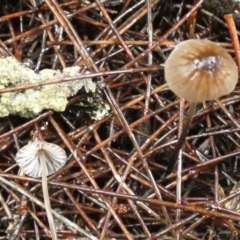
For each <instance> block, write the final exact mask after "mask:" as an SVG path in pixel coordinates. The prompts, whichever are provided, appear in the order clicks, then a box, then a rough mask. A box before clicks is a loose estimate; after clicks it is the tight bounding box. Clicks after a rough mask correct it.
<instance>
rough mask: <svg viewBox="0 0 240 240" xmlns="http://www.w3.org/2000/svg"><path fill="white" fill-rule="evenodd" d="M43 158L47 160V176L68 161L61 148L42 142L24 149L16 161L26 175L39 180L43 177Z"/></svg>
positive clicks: (28, 145)
mask: <svg viewBox="0 0 240 240" xmlns="http://www.w3.org/2000/svg"><path fill="white" fill-rule="evenodd" d="M42 158H44V160H46V165H47V169H46V175H47V176H48V175H50V174H53V173H55V172H57V171H58V170H59V169H60V168H62V167H63V166H64V165H65V163H66V161H67V155H66V152H65V151H64V150H63V149H62V148H61V147H59V146H58V145H56V144H53V143H48V142H45V141H41V140H34V141H33V142H29V143H28V144H27V145H26V146H24V147H22V148H21V149H20V150H19V151H18V152H17V154H16V158H15V160H16V162H17V164H18V165H19V167H20V168H21V169H22V170H23V171H24V173H25V174H27V175H29V176H31V177H35V178H37V177H41V176H42V166H41V161H43V159H42Z"/></svg>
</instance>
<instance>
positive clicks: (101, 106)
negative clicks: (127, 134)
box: [78, 96, 111, 121]
mask: <svg viewBox="0 0 240 240" xmlns="http://www.w3.org/2000/svg"><path fill="white" fill-rule="evenodd" d="M78 105H79V106H82V107H86V110H85V111H86V112H87V113H88V114H89V116H90V117H91V119H93V120H96V121H98V120H101V119H103V118H104V117H106V116H107V115H109V113H110V111H111V108H110V106H109V105H108V104H107V103H106V102H104V101H102V99H101V98H98V97H97V96H95V97H87V98H86V99H85V102H80V103H78Z"/></svg>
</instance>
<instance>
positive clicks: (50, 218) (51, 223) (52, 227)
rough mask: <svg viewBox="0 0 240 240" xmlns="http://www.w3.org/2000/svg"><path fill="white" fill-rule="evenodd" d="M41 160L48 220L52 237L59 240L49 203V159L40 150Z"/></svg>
mask: <svg viewBox="0 0 240 240" xmlns="http://www.w3.org/2000/svg"><path fill="white" fill-rule="evenodd" d="M39 158H40V160H41V165H42V190H43V198H44V203H45V206H46V214H47V219H48V223H49V227H50V232H51V237H52V239H53V240H57V233H56V228H55V224H54V220H53V215H52V210H51V205H50V201H49V194H48V187H47V172H46V171H47V163H46V161H47V157H46V155H45V153H44V151H43V150H40V154H39Z"/></svg>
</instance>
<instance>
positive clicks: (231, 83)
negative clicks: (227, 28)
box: [165, 39, 238, 102]
mask: <svg viewBox="0 0 240 240" xmlns="http://www.w3.org/2000/svg"><path fill="white" fill-rule="evenodd" d="M165 79H166V81H167V84H168V86H169V88H170V89H171V90H172V91H173V92H174V93H175V94H176V95H177V96H179V97H181V98H185V99H186V100H188V101H190V102H202V101H207V100H214V99H218V98H219V97H221V96H223V95H226V94H229V93H231V92H232V91H233V90H234V88H235V86H236V84H237V81H238V68H237V66H236V64H235V62H234V60H233V59H232V57H231V56H230V55H229V54H228V52H227V51H226V50H225V49H224V48H222V47H221V46H220V45H219V44H217V43H214V42H211V41H209V40H197V39H190V40H186V41H183V42H181V43H179V44H178V45H177V46H176V47H175V49H174V50H173V51H172V53H171V54H170V55H169V57H168V59H167V61H166V63H165Z"/></svg>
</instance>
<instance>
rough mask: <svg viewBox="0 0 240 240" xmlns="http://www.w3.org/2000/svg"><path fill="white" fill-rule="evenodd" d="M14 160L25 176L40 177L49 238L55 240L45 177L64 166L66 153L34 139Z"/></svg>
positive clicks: (59, 148)
mask: <svg viewBox="0 0 240 240" xmlns="http://www.w3.org/2000/svg"><path fill="white" fill-rule="evenodd" d="M15 160H16V162H17V164H18V165H19V167H20V168H21V169H22V170H23V172H24V173H25V174H27V175H29V176H31V177H34V178H39V177H42V190H43V198H44V203H45V206H46V213H47V218H48V223H49V227H50V231H51V238H52V239H53V240H57V233H56V229H55V224H54V219H53V215H52V211H51V205H50V200H49V194H48V187H47V176H48V175H50V174H53V173H55V172H57V171H58V170H59V169H60V168H62V167H63V166H64V165H65V163H66V161H67V155H66V152H65V151H64V150H63V149H62V148H61V147H59V146H57V145H56V144H53V143H48V142H45V141H41V140H38V139H36V140H34V141H33V142H30V143H28V144H27V145H26V146H24V147H22V148H21V149H20V150H19V151H18V152H17V154H16V158H15Z"/></svg>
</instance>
